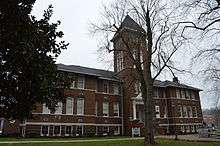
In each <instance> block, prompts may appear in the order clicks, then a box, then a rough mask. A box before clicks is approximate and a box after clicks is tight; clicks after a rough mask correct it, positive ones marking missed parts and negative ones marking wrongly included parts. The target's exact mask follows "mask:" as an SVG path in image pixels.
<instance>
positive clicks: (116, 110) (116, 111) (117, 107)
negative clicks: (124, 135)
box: [113, 103, 119, 117]
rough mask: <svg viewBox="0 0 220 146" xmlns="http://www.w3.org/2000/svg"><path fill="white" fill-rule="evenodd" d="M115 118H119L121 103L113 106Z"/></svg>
mask: <svg viewBox="0 0 220 146" xmlns="http://www.w3.org/2000/svg"><path fill="white" fill-rule="evenodd" d="M113 110H114V116H115V117H119V103H114V104H113Z"/></svg>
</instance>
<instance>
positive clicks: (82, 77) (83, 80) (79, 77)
mask: <svg viewBox="0 0 220 146" xmlns="http://www.w3.org/2000/svg"><path fill="white" fill-rule="evenodd" d="M79 79H82V82H83V87H82V88H81V87H79ZM77 89H85V76H83V75H80V76H78V79H77Z"/></svg>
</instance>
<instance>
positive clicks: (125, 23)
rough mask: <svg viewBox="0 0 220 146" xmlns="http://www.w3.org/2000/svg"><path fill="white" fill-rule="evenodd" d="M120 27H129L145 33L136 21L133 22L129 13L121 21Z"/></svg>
mask: <svg viewBox="0 0 220 146" xmlns="http://www.w3.org/2000/svg"><path fill="white" fill-rule="evenodd" d="M122 28H129V29H132V30H135V31H139V32H143V33H145V30H144V29H143V28H142V27H141V26H140V25H139V24H137V22H135V21H134V20H133V19H132V18H131V17H130V16H129V15H127V16H126V17H125V19H124V20H123V22H122V23H121V26H120V29H122Z"/></svg>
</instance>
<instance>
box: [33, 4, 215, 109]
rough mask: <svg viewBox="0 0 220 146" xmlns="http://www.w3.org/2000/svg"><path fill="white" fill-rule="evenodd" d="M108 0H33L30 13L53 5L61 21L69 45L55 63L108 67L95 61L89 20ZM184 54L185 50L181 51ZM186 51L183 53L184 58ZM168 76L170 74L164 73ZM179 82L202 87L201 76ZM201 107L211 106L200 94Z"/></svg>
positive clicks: (37, 13)
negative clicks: (34, 1)
mask: <svg viewBox="0 0 220 146" xmlns="http://www.w3.org/2000/svg"><path fill="white" fill-rule="evenodd" d="M109 1H110V0H68V1H67V0H66V1H64V0H38V1H36V3H35V5H34V8H33V12H32V14H33V15H34V16H36V17H37V18H41V17H42V15H43V11H44V10H46V9H47V7H48V5H49V4H52V5H53V7H54V9H53V10H54V14H53V17H52V22H55V21H57V20H60V21H61V26H60V27H59V29H60V30H62V31H63V32H64V40H65V41H66V42H68V43H70V45H69V46H68V49H67V50H64V51H62V53H61V55H60V56H59V57H58V60H57V63H63V64H68V65H71V64H72V65H80V66H86V67H92V68H100V69H109V67H110V65H109V64H104V63H100V62H99V61H98V57H99V56H98V53H97V49H98V41H97V40H96V38H95V37H94V38H93V37H91V35H90V34H89V31H88V29H89V23H90V22H97V21H99V16H100V11H101V8H102V4H103V3H106V2H109ZM183 54H184V53H183ZM186 57H187V54H185V57H184V56H183V58H186ZM163 77H164V79H169V80H170V77H169V75H168V76H167V75H164V76H163ZM179 78H180V80H181V82H182V83H186V84H188V85H193V86H196V87H198V88H202V89H203V88H204V86H202V83H201V79H198V78H196V77H191V76H187V77H186V75H179ZM201 103H202V108H207V107H210V106H211V105H213V101H212V102H210V98H209V97H207V94H204V93H201Z"/></svg>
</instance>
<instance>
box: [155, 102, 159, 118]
mask: <svg viewBox="0 0 220 146" xmlns="http://www.w3.org/2000/svg"><path fill="white" fill-rule="evenodd" d="M155 114H156V115H155V116H156V118H157V119H158V118H160V106H159V105H155ZM158 115H159V116H158Z"/></svg>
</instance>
